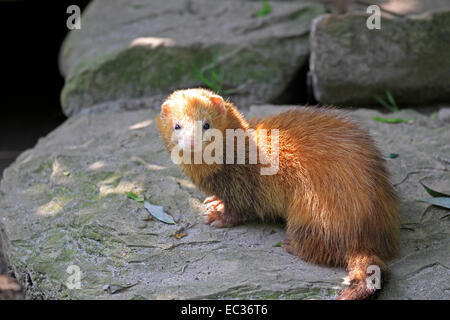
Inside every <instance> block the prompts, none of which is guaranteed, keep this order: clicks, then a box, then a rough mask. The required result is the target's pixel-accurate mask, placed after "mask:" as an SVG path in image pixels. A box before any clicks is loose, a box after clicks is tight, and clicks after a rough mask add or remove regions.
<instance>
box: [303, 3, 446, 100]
mask: <svg viewBox="0 0 450 320" xmlns="http://www.w3.org/2000/svg"><path fill="white" fill-rule="evenodd" d="M366 19H367V16H366V15H365V14H362V13H351V14H347V15H344V16H334V15H324V16H321V17H319V18H317V19H315V20H314V22H313V26H312V32H311V58H310V67H311V75H312V83H313V88H314V95H315V97H316V99H317V100H318V101H320V102H321V103H324V104H335V105H346V106H349V105H353V106H364V105H374V104H375V105H377V104H378V103H377V102H376V100H375V98H374V96H375V95H379V96H382V97H385V96H386V91H390V92H391V93H392V95H393V96H394V97H395V100H396V101H397V103H398V104H400V105H401V106H405V105H410V106H416V105H424V104H434V103H441V102H448V101H450V41H448V39H450V11H448V10H447V11H439V12H434V13H427V14H423V15H419V16H410V17H407V18H404V19H391V18H385V17H383V18H382V19H381V30H376V29H375V30H369V29H368V28H367V27H366Z"/></svg>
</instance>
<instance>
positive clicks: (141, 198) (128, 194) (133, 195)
mask: <svg viewBox="0 0 450 320" xmlns="http://www.w3.org/2000/svg"><path fill="white" fill-rule="evenodd" d="M125 194H126V195H127V196H128V198H130V199H133V200H134V201H137V202H144V200H145V197H139V196H138V195H137V194H134V193H133V192H125Z"/></svg>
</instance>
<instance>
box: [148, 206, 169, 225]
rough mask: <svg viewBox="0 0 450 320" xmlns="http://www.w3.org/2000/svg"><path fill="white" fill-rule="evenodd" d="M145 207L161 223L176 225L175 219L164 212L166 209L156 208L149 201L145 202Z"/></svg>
mask: <svg viewBox="0 0 450 320" xmlns="http://www.w3.org/2000/svg"><path fill="white" fill-rule="evenodd" d="M144 207H145V209H147V211H148V212H150V214H151V215H152V216H154V217H155V218H156V219H158V220H159V221H162V222H165V223H168V224H175V221H174V220H173V218H172V217H171V216H169V215H168V214H167V213H165V212H164V208H163V207H162V206H155V205H153V204H150V203H149V202H148V201H144Z"/></svg>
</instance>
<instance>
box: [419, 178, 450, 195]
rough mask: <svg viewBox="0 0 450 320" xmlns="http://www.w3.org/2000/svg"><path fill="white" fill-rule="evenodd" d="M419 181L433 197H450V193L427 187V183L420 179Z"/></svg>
mask: <svg viewBox="0 0 450 320" xmlns="http://www.w3.org/2000/svg"><path fill="white" fill-rule="evenodd" d="M419 182H420V184H421V185H422V187H424V188H425V190H426V191H427V192H428V194H429V195H430V196H432V197H450V195H448V194H445V193H442V192H439V191H436V190H433V189H431V188H430V187H427V186H426V185H424V184H423V183H422V181H419Z"/></svg>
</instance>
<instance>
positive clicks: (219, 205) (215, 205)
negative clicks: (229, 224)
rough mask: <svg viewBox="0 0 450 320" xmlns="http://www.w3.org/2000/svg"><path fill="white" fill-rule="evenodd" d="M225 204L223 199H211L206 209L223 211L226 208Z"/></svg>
mask: <svg viewBox="0 0 450 320" xmlns="http://www.w3.org/2000/svg"><path fill="white" fill-rule="evenodd" d="M224 208H225V207H224V205H223V202H222V200H214V201H211V202H209V203H208V204H207V205H206V210H208V211H209V210H213V211H223V210H224Z"/></svg>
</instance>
